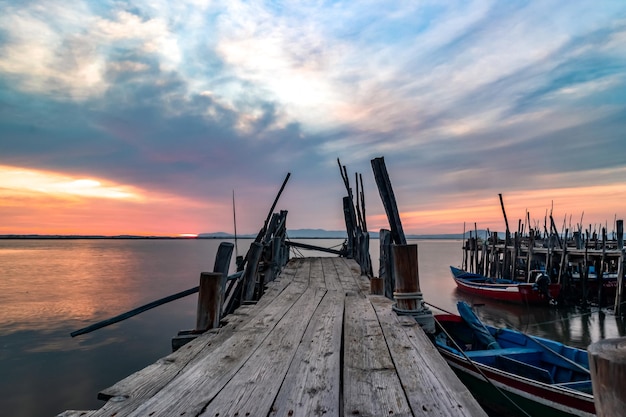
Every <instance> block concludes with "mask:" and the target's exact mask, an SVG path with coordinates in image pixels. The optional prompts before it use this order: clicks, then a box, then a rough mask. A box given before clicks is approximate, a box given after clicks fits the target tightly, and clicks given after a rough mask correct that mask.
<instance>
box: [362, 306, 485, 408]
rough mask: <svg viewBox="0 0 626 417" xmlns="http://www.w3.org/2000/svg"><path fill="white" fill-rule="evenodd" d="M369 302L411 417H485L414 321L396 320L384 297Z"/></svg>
mask: <svg viewBox="0 0 626 417" xmlns="http://www.w3.org/2000/svg"><path fill="white" fill-rule="evenodd" d="M370 302H371V303H372V305H373V306H374V309H375V311H376V315H377V317H378V321H379V322H380V325H381V328H382V331H383V334H384V336H385V341H386V344H387V347H388V348H389V352H390V353H391V357H392V358H393V362H394V364H395V367H396V370H397V372H398V376H399V377H400V381H401V383H402V388H403V390H404V392H405V393H406V396H407V399H408V401H409V404H410V406H411V409H412V411H413V415H414V416H429V417H462V416H485V417H486V416H487V414H486V413H485V412H484V411H483V410H482V409H481V408H480V407H479V406H478V405H477V404H476V402H475V401H474V398H473V397H472V395H471V394H470V392H469V391H468V390H467V388H466V387H465V386H464V385H463V384H462V383H461V382H460V381H459V380H458V378H457V377H456V375H454V373H453V372H452V370H451V369H450V368H449V367H448V364H447V363H446V362H445V360H444V359H443V358H442V357H441V355H440V354H439V352H437V349H435V347H434V346H433V344H432V342H431V341H430V340H428V337H427V336H426V334H425V333H424V332H423V331H422V329H421V328H420V326H419V325H418V324H417V322H416V321H415V320H414V319H413V318H410V317H406V316H398V315H397V314H396V313H395V312H393V311H392V310H391V304H392V303H393V302H392V301H391V300H389V299H387V298H385V297H380V296H379V297H376V296H372V297H370Z"/></svg>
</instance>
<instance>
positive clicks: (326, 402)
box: [59, 158, 487, 417]
mask: <svg viewBox="0 0 626 417" xmlns="http://www.w3.org/2000/svg"><path fill="white" fill-rule="evenodd" d="M338 162H339V160H338ZM372 166H373V168H374V171H375V172H374V173H375V177H376V180H377V183H378V184H379V187H380V192H381V197H382V198H383V203H384V204H385V209H386V211H387V213H388V215H389V216H390V219H392V221H391V222H390V226H391V231H381V232H385V233H384V234H385V235H388V236H389V239H385V242H384V243H383V244H382V245H381V251H383V252H385V254H386V255H385V256H384V257H383V258H384V262H381V268H380V270H381V271H382V272H383V274H382V275H381V277H378V278H376V277H373V274H372V265H371V260H370V256H369V234H368V232H367V223H366V221H365V206H364V198H363V193H362V190H363V185H362V177H360V176H359V175H357V177H356V179H357V190H356V193H354V194H353V191H352V189H351V187H350V183H349V180H348V175H347V169H346V168H345V166H342V165H341V164H340V163H339V167H340V171H341V175H342V179H343V181H344V184H345V186H346V191H347V194H348V196H347V197H345V198H344V199H343V208H344V218H345V221H346V229H347V236H348V239H347V240H346V243H345V244H344V247H343V248H342V249H341V250H339V251H329V250H327V249H324V248H316V247H312V245H306V246H307V247H306V248H307V249H319V250H321V251H322V252H326V253H328V252H330V253H333V254H335V255H339V256H337V257H330V256H327V257H309V258H293V259H291V260H289V247H302V245H301V244H300V245H298V244H297V243H296V244H294V243H293V242H287V241H286V226H285V223H286V217H287V212H286V211H280V212H279V213H273V210H274V208H275V206H276V202H277V201H278V197H279V196H280V194H281V192H282V190H283V189H284V187H285V184H286V182H287V180H288V178H289V174H288V175H287V178H285V181H284V182H283V185H282V187H281V190H280V191H279V193H278V196H277V197H276V199H275V200H274V204H273V205H272V208H271V209H270V212H269V214H268V216H267V219H266V220H265V223H264V225H263V227H262V228H261V231H260V232H259V234H258V236H257V238H256V239H255V241H254V242H252V243H251V245H250V249H249V250H248V253H247V254H246V256H245V257H243V258H241V259H238V260H237V272H236V273H235V274H231V275H228V265H229V264H230V259H231V255H232V250H233V248H232V246H233V245H232V244H230V243H228V242H222V244H221V245H220V248H219V249H218V254H217V256H216V260H215V266H214V270H213V272H202V273H201V275H200V285H199V287H196V288H193V289H190V290H187V291H183V292H180V293H178V294H174V295H172V296H169V297H165V298H163V299H161V300H157V301H155V302H153V303H150V304H147V305H145V306H142V307H139V308H137V309H135V310H132V311H131V312H128V313H125V314H122V315H119V316H116V317H114V318H112V319H109V320H105V321H103V322H100V323H96V324H94V325H91V326H89V327H87V328H84V329H80V330H78V331H76V332H73V333H72V336H78V335H81V334H84V333H87V332H90V331H93V330H96V329H98V328H101V327H103V326H105V325H109V324H112V323H116V322H117V321H120V320H123V319H126V318H128V317H131V316H132V315H135V314H139V313H140V312H142V311H145V310H146V309H148V308H153V307H155V306H157V305H160V304H161V303H163V302H169V301H170V300H173V299H177V298H180V297H183V296H186V295H189V294H191V293H194V292H198V314H197V322H196V326H195V328H194V329H193V330H188V331H181V332H180V333H179V334H178V336H176V337H175V338H174V339H173V340H172V347H173V350H174V352H173V353H171V354H170V355H168V356H166V357H164V358H162V359H160V360H158V361H157V362H155V363H154V364H152V365H150V366H148V367H146V368H144V369H142V370H140V371H138V372H136V373H134V374H132V375H130V376H128V377H127V378H125V379H123V380H121V381H119V382H118V383H116V384H115V385H113V386H112V387H109V388H106V389H104V390H102V391H101V392H100V393H99V394H98V398H100V399H102V400H104V401H106V403H105V404H104V405H103V406H102V407H101V408H100V409H97V410H87V411H73V410H68V411H65V412H64V413H62V414H60V415H59V416H62V417H79V416H80V417H126V416H128V417H131V416H133V417H139V416H141V417H146V416H148V417H152V416H154V417H160V416H168V417H181V416H185V417H190V416H194V417H195V416H204V417H247V416H255V417H256V416H262V417H265V416H269V417H274V416H285V417H293V416H295V417H300V416H302V417H307V416H332V417H343V416H371V417H379V416H403V417H410V416H423V417H426V416H429V417H458V416H461V417H486V416H487V414H486V413H485V411H484V410H483V409H482V408H481V407H480V406H479V405H478V403H477V402H476V401H475V399H474V398H473V397H472V395H471V394H470V392H469V391H468V390H467V388H466V387H465V386H464V385H463V384H462V383H461V382H460V381H459V379H458V378H457V377H456V375H455V374H454V373H453V371H452V370H451V369H450V368H449V367H448V365H447V363H446V362H445V361H444V359H443V358H442V357H441V356H440V355H439V353H438V351H437V350H436V349H435V347H434V344H433V343H432V341H431V340H430V339H429V338H428V336H427V335H426V333H425V330H428V329H430V328H432V327H434V321H433V317H432V313H431V312H430V311H429V310H428V308H427V307H426V306H425V305H424V302H423V299H422V293H421V292H420V289H419V275H418V271H417V245H407V244H406V239H405V238H404V234H403V232H402V227H401V224H400V222H399V215H398V213H397V207H396V203H395V199H394V197H393V192H392V190H391V183H390V181H389V179H388V177H387V172H386V168H385V166H384V160H383V159H382V158H377V159H376V160H373V161H372ZM359 183H360V187H359ZM355 200H356V206H355V204H354V202H355ZM392 243H393V244H392ZM392 258H393V259H392ZM390 289H393V291H391V293H392V294H390Z"/></svg>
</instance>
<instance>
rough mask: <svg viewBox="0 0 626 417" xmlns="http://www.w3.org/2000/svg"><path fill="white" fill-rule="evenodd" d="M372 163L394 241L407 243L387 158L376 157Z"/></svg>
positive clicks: (401, 243) (400, 243)
mask: <svg viewBox="0 0 626 417" xmlns="http://www.w3.org/2000/svg"><path fill="white" fill-rule="evenodd" d="M371 163H372V170H373V172H374V179H375V180H376V185H377V186H378V192H379V194H380V198H381V200H382V202H383V206H384V207H385V212H386V213H387V219H388V220H389V226H390V228H391V238H392V240H393V243H396V244H398V245H406V237H405V236H404V230H403V229H402V222H401V221H400V212H399V211H398V206H397V204H396V197H395V195H394V193H393V188H392V186H391V180H390V179H389V173H388V172H387V167H386V166H385V158H382V157H381V158H374V159H372V160H371Z"/></svg>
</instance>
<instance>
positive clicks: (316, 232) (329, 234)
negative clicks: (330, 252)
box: [198, 229, 484, 239]
mask: <svg viewBox="0 0 626 417" xmlns="http://www.w3.org/2000/svg"><path fill="white" fill-rule="evenodd" d="M480 232H481V231H479V233H478V236H484V232H483V233H482V234H481V233H480ZM465 235H466V237H469V232H468V233H466V234H465ZM287 236H289V238H290V239H346V238H347V237H348V234H347V233H346V231H345V230H324V229H294V230H287ZM198 237H199V238H204V239H233V238H234V237H235V236H234V235H233V234H231V233H224V232H215V233H200V234H199V235H198ZM255 237H256V235H249V234H248V235H237V238H241V239H250V238H252V239H254V238H255ZM370 237H371V238H372V239H378V232H370ZM406 238H407V239H462V238H463V234H462V233H453V234H445V233H444V234H424V235H415V234H413V235H406Z"/></svg>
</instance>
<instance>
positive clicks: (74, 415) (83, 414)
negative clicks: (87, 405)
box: [57, 410, 95, 417]
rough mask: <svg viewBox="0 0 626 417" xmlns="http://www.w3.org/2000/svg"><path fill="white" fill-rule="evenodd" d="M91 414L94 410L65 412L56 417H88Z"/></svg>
mask: <svg viewBox="0 0 626 417" xmlns="http://www.w3.org/2000/svg"><path fill="white" fill-rule="evenodd" d="M93 413H95V410H67V411H64V412H62V413H61V414H57V417H90V416H92V415H93Z"/></svg>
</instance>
